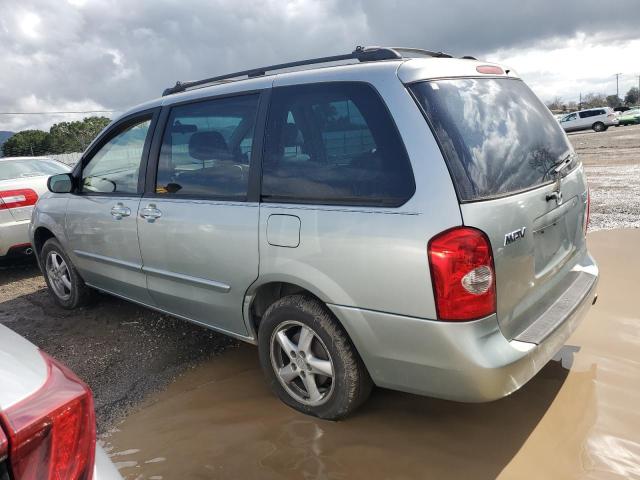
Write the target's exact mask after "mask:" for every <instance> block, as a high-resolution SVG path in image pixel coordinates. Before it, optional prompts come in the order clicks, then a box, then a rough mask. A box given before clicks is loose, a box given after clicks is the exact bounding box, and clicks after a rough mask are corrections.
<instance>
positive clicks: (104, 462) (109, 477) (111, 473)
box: [93, 445, 122, 480]
mask: <svg viewBox="0 0 640 480" xmlns="http://www.w3.org/2000/svg"><path fill="white" fill-rule="evenodd" d="M93 480H122V477H121V476H120V474H119V473H118V470H117V469H116V467H115V465H114V464H113V463H111V460H109V457H107V454H106V453H104V450H102V448H100V446H98V445H96V463H95V466H94V468H93Z"/></svg>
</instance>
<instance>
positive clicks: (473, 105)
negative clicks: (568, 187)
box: [410, 78, 573, 202]
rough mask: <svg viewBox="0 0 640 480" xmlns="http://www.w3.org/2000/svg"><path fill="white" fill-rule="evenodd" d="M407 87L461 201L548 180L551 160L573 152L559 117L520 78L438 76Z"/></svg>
mask: <svg viewBox="0 0 640 480" xmlns="http://www.w3.org/2000/svg"><path fill="white" fill-rule="evenodd" d="M410 89H411V91H412V92H413V94H414V96H415V97H416V99H417V101H418V103H419V104H420V105H421V107H422V108H423V111H424V112H425V115H426V117H427V119H428V120H429V122H430V124H431V126H432V128H433V131H434V133H435V135H436V137H437V139H438V141H439V143H440V146H441V149H442V152H443V155H444V157H445V160H446V162H447V164H448V167H449V170H450V172H451V175H452V178H453V180H454V183H455V186H456V190H457V192H458V196H459V198H460V200H461V201H463V202H469V201H475V200H481V199H486V198H492V197H499V196H504V195H509V194H512V193H516V192H519V191H523V190H528V189H531V188H535V187H537V186H540V185H543V184H545V183H548V182H550V181H551V180H553V178H552V175H553V173H552V172H553V167H554V165H555V164H556V163H557V162H559V161H561V160H563V159H565V158H566V157H567V155H569V154H571V153H572V149H571V146H570V145H569V142H568V140H567V138H566V135H565V134H564V132H563V131H562V129H561V128H560V125H559V124H558V122H556V120H555V119H554V118H553V116H552V115H551V113H550V112H549V110H548V109H547V107H545V106H544V105H543V104H542V102H540V100H538V98H537V97H536V96H535V94H534V93H533V92H532V91H531V90H530V89H529V88H528V87H527V86H526V85H525V84H524V82H522V81H520V80H515V79H506V78H463V79H455V80H438V81H430V82H420V83H416V84H413V85H411V86H410ZM572 168H573V166H570V167H569V168H568V169H566V170H565V172H567V171H569V170H571V169H572Z"/></svg>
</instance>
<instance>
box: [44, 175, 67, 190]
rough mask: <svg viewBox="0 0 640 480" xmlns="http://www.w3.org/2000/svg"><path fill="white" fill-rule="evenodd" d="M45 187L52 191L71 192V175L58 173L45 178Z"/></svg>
mask: <svg viewBox="0 0 640 480" xmlns="http://www.w3.org/2000/svg"><path fill="white" fill-rule="evenodd" d="M47 188H48V189H49V191H50V192H53V193H71V192H72V191H73V175H71V174H70V173H60V174H58V175H53V176H51V177H49V180H47Z"/></svg>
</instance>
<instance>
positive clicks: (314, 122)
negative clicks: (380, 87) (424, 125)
mask: <svg viewBox="0 0 640 480" xmlns="http://www.w3.org/2000/svg"><path fill="white" fill-rule="evenodd" d="M414 191H415V183H414V179H413V173H412V171H411V164H410V162H409V158H408V156H407V153H406V150H405V148H404V145H403V143H402V140H401V139H400V135H399V133H398V131H397V129H396V127H395V124H394V122H393V120H392V119H391V117H390V114H389V112H388V111H387V109H386V107H385V105H384V104H383V103H382V100H381V99H380V97H379V96H378V94H377V92H376V91H375V90H373V88H372V87H371V86H369V85H367V84H364V83H351V82H335V83H325V84H312V85H297V86H292V87H279V88H275V89H274V90H273V94H272V101H271V106H270V109H269V119H268V122H267V137H266V144H265V154H264V158H263V180H262V196H263V198H264V200H266V201H273V202H279V201H280V202H300V203H316V204H329V205H331V204H341V205H373V206H384V207H386V206H398V205H401V204H403V203H404V202H406V201H407V200H408V199H409V198H410V197H411V196H412V195H413V193H414Z"/></svg>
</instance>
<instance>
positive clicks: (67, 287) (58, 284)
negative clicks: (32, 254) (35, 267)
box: [40, 238, 95, 310]
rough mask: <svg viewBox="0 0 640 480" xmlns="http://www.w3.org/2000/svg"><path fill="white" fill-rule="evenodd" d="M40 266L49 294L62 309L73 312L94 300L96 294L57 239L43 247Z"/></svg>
mask: <svg viewBox="0 0 640 480" xmlns="http://www.w3.org/2000/svg"><path fill="white" fill-rule="evenodd" d="M40 265H41V267H42V273H43V275H44V279H45V282H46V283H47V287H49V293H50V294H51V296H52V297H53V300H54V302H56V303H57V304H58V305H60V306H61V307H62V308H65V309H67V310H73V309H75V308H78V307H81V306H84V305H87V304H88V303H89V302H90V301H91V300H92V299H93V297H94V293H95V292H94V291H93V290H92V289H90V288H89V287H87V286H86V284H85V283H84V280H83V279H82V277H80V275H79V274H78V271H77V270H76V268H75V267H74V266H73V264H72V263H71V260H69V257H68V256H67V254H66V253H65V251H64V249H63V248H62V245H60V242H58V240H56V239H55V238H50V239H49V240H47V241H46V242H45V244H44V246H43V247H42V250H41V251H40Z"/></svg>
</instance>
